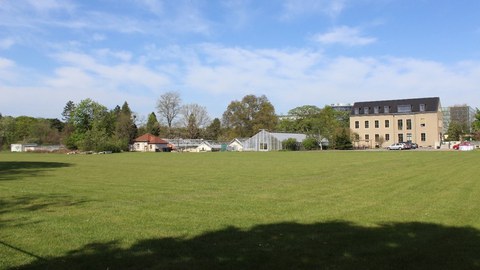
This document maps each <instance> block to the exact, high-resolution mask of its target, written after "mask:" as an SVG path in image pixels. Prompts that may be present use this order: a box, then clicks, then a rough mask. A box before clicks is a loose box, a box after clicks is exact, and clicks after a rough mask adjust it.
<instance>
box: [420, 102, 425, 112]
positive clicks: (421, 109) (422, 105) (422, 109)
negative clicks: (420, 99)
mask: <svg viewBox="0 0 480 270" xmlns="http://www.w3.org/2000/svg"><path fill="white" fill-rule="evenodd" d="M426 107H427V106H426V105H425V104H420V111H421V112H424V111H425V110H426Z"/></svg>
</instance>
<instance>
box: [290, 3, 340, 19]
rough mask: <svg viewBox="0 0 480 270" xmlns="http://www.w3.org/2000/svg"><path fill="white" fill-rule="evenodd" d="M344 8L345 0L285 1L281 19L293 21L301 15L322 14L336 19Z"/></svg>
mask: <svg viewBox="0 0 480 270" xmlns="http://www.w3.org/2000/svg"><path fill="white" fill-rule="evenodd" d="M345 7H346V3H345V0H285V1H284V2H283V15H282V18H283V19H293V18H296V17H299V16H303V15H313V14H324V15H327V16H330V17H332V18H334V17H337V16H338V15H339V14H340V13H341V12H342V11H343V10H344V9H345Z"/></svg>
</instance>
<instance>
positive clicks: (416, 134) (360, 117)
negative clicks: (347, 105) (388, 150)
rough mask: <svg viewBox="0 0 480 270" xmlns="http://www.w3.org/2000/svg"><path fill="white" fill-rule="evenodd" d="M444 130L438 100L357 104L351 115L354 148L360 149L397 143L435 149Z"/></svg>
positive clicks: (406, 100)
mask: <svg viewBox="0 0 480 270" xmlns="http://www.w3.org/2000/svg"><path fill="white" fill-rule="evenodd" d="M442 126H443V114H442V111H441V107H440V100H439V99H438V98H424V99H405V100H390V101H372V102H357V103H355V104H354V106H353V108H352V113H351V115H350V129H351V131H352V133H353V134H352V135H353V145H354V147H359V148H375V147H380V148H383V147H387V146H389V145H391V144H393V143H398V142H413V143H417V144H418V146H419V147H433V148H436V147H438V146H440V144H441V141H442Z"/></svg>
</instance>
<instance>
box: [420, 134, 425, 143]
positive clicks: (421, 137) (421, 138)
mask: <svg viewBox="0 0 480 270" xmlns="http://www.w3.org/2000/svg"><path fill="white" fill-rule="evenodd" d="M420 140H422V142H424V141H426V140H427V134H426V133H421V134H420Z"/></svg>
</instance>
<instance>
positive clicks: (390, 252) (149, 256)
mask: <svg viewBox="0 0 480 270" xmlns="http://www.w3.org/2000/svg"><path fill="white" fill-rule="evenodd" d="M19 268H20V269H47V268H48V269H480V231H479V230H477V229H474V228H471V227H447V226H443V225H439V224H431V223H418V222H412V223H388V224H380V225H378V226H375V227H363V226H359V225H356V224H353V223H349V222H343V221H334V222H326V223H315V224H299V223H278V224H266V225H258V226H255V227H253V228H251V229H249V230H242V229H239V228H235V227H228V228H225V229H222V230H218V231H213V232H208V233H205V234H202V235H199V236H196V237H193V238H188V239H187V238H159V239H148V240H142V241H139V242H137V243H136V244H134V245H132V246H131V247H129V248H122V247H120V245H119V243H118V242H107V243H92V244H89V245H86V246H84V247H83V248H81V249H79V250H74V251H71V252H69V253H67V254H66V255H64V256H61V257H54V258H42V259H37V260H36V261H34V262H33V263H31V264H28V265H24V266H21V267H19Z"/></svg>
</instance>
